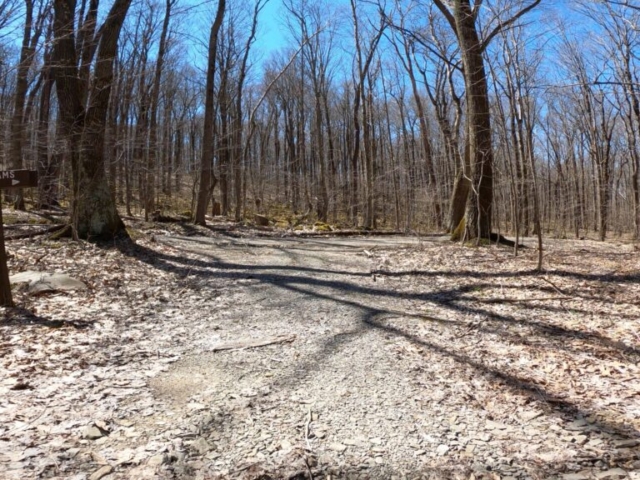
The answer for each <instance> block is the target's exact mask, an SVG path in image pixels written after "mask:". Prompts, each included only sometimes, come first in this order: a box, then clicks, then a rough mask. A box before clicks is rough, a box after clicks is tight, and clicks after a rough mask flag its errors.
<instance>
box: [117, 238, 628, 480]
mask: <svg viewBox="0 0 640 480" xmlns="http://www.w3.org/2000/svg"><path fill="white" fill-rule="evenodd" d="M174 248H176V247H174ZM178 250H179V249H178ZM121 251H122V252H123V253H125V254H126V255H129V256H132V257H135V258H137V259H139V260H141V261H143V262H147V263H150V264H152V265H153V266H154V267H156V268H160V269H162V270H165V271H169V272H173V273H175V274H177V275H180V276H185V275H187V274H188V275H197V276H201V277H203V278H216V279H222V280H225V279H226V280H237V279H243V278H247V277H248V276H250V277H251V278H252V279H254V280H256V281H257V282H260V283H263V284H266V285H272V286H274V287H276V288H280V289H286V290H288V291H290V292H293V293H296V294H299V295H301V296H304V297H308V298H316V299H319V300H323V301H329V302H334V303H336V304H341V305H344V306H348V307H351V308H352V309H355V310H356V311H357V312H359V315H360V319H359V322H358V323H357V324H356V325H354V329H353V330H351V331H349V332H341V333H339V334H336V335H333V336H331V337H329V338H328V339H327V340H326V341H325V342H324V344H323V346H322V348H321V349H320V350H319V351H317V352H316V353H315V354H313V355H312V356H310V357H307V358H306V359H302V360H300V361H298V362H297V363H296V366H295V369H294V368H292V369H291V370H290V374H288V375H287V376H284V377H282V378H280V379H278V380H277V386H278V387H282V388H286V387H288V386H292V385H295V384H296V383H298V382H300V380H301V376H302V377H304V375H305V374H306V375H312V374H313V372H314V371H317V369H318V365H323V364H325V365H326V363H327V359H328V358H330V357H331V355H333V354H335V353H336V352H338V351H340V350H341V349H343V348H345V347H346V346H347V345H348V344H349V343H350V341H351V339H352V338H356V337H358V336H360V335H364V334H367V333H369V332H381V333H384V334H387V335H390V336H392V337H394V338H399V339H403V340H406V341H408V342H410V343H411V344H413V345H415V346H417V347H420V348H422V349H426V350H428V351H430V352H432V353H434V354H436V355H438V356H440V357H443V358H448V359H450V360H452V361H453V362H455V363H456V364H459V365H460V366H461V367H464V368H469V369H471V370H472V371H473V372H475V374H476V375H478V376H481V377H483V378H485V379H487V380H489V381H490V382H492V383H494V384H496V385H499V386H501V387H502V388H505V389H508V390H510V391H511V392H512V393H513V394H516V395H521V396H524V397H526V398H528V399H529V401H531V402H535V403H536V404H538V405H540V406H542V408H543V409H544V410H545V413H546V414H547V415H548V416H555V417H556V418H558V419H560V420H561V422H562V423H563V424H565V425H569V424H571V423H573V422H575V421H576V420H581V419H584V418H591V419H592V420H593V422H592V427H593V430H592V432H593V435H594V436H595V435H598V436H602V437H606V438H607V439H611V438H614V439H620V440H631V439H637V438H639V437H640V432H639V431H638V430H637V429H636V428H635V427H634V426H633V425H629V424H625V423H624V421H621V420H618V419H608V418H605V416H603V415H601V413H602V412H600V410H599V408H598V407H597V406H594V405H590V404H589V401H588V400H587V399H585V401H584V402H576V401H575V400H571V399H569V398H568V396H563V395H559V394H557V393H554V392H553V391H552V390H551V389H550V388H548V386H547V385H546V384H544V383H543V382H540V381H537V380H535V379H533V378H526V377H524V376H522V375H517V374H515V373H513V372H509V371H506V370H504V369H500V368H497V367H495V366H492V365H491V364H489V363H487V362H483V361H481V360H479V359H477V358H472V357H471V356H469V355H468V354H465V353H463V352H460V351H456V350H455V349H453V348H448V347H446V346H443V345H441V344H438V343H437V342H435V341H433V340H431V339H427V338H423V337H421V336H418V335H416V334H414V333H412V332H410V331H407V330H405V329H403V328H402V327H399V326H397V325H391V324H389V323H388V322H387V321H386V320H387V319H389V317H400V318H403V317H407V318H414V319H415V318H419V319H420V320H423V321H426V322H432V323H437V324H442V325H447V326H450V325H454V326H459V327H468V328H471V329H473V330H474V331H476V332H479V333H485V334H490V335H494V336H498V337H501V338H503V340H504V341H505V342H512V343H519V344H522V345H529V344H530V343H531V341H532V339H533V338H537V339H538V340H540V341H545V342H548V343H549V345H548V346H546V348H557V349H562V350H564V351H566V352H569V353H572V354H577V353H583V354H584V353H586V354H590V355H592V356H593V358H594V362H597V357H595V353H594V352H588V351H585V348H584V346H578V345H577V346H573V345H571V344H570V342H571V341H572V340H574V339H579V340H580V341H582V342H586V343H587V344H588V345H590V346H591V347H592V348H593V349H594V351H595V350H598V349H600V351H602V350H604V351H605V352H606V353H608V354H610V355H615V356H616V357H617V358H619V359H621V360H622V361H629V362H633V363H636V364H637V362H638V360H639V359H640V349H638V348H637V347H635V346H633V345H626V344H624V343H623V342H619V341H617V340H614V339H611V338H608V337H606V336H604V335H601V334H599V333H596V332H590V331H586V330H580V329H577V328H576V329H574V328H568V327H565V326H559V325H553V324H551V323H547V322H544V321H541V320H536V319H531V318H528V319H526V318H516V317H514V316H511V315H506V314H501V313H497V312H495V311H491V310H489V309H488V308H486V306H488V305H491V304H494V303H496V299H488V300H489V301H487V302H483V300H482V299H481V298H476V297H473V296H469V294H470V293H472V292H473V291H474V288H476V289H477V288H489V287H492V286H494V285H491V284H490V283H489V282H490V281H491V280H492V279H497V278H505V279H509V278H518V277H523V276H533V275H536V274H535V273H534V272H532V271H517V272H476V271H473V272H472V271H462V272H460V271H444V272H443V271H433V272H417V273H416V272H402V273H398V274H390V276H400V275H417V276H420V277H423V278H424V277H430V276H444V277H450V278H463V277H471V278H474V279H476V280H486V283H481V284H479V285H463V286H459V287H457V288H448V289H438V290H435V291H431V292H424V293H415V292H401V291H395V290H393V289H392V288H391V289H384V288H379V287H376V288H373V287H369V286H365V285H360V284H357V283H355V282H352V281H348V278H347V277H348V276H353V277H354V278H359V277H363V276H370V274H362V273H353V272H345V271H342V270H340V269H339V268H336V269H335V270H331V269H326V270H318V269H310V268H307V267H298V266H285V267H282V266H279V265H244V264H239V263H229V262H223V261H220V259H216V258H215V256H213V255H210V256H209V258H211V261H208V260H202V259H192V258H184V257H182V256H180V254H179V253H178V254H176V255H169V254H166V253H159V252H155V251H153V250H150V249H147V248H145V247H142V246H139V245H132V244H129V245H123V246H121ZM192 253H193V252H192ZM197 253H198V254H199V255H202V253H201V252H197ZM336 267H338V266H336ZM212 269H215V270H212ZM283 271H284V272H285V273H282V272H283ZM325 273H326V274H331V275H344V280H334V279H323V278H321V275H322V274H325ZM547 274H553V275H559V276H564V277H568V278H571V279H574V280H597V281H601V282H615V283H625V282H631V283H636V282H638V279H639V278H640V276H639V275H591V274H584V273H581V272H571V271H568V270H562V271H560V270H554V271H551V272H547ZM526 288H528V289H530V290H533V291H536V290H538V291H540V292H542V293H549V291H550V290H549V287H548V286H544V285H541V286H540V288H537V287H534V286H527V287H526ZM354 294H358V295H362V296H365V297H364V301H360V302H359V301H356V300H353V299H352V298H351V297H352V296H353V295H354ZM380 299H389V300H394V301H396V300H411V301H420V302H427V303H429V304H431V305H434V306H435V307H438V308H442V309H444V310H445V311H448V312H450V313H452V314H460V315H465V316H469V315H472V316H476V317H480V318H481V319H482V321H480V322H477V323H474V324H469V323H468V322H463V321H457V320H452V319H443V318H438V317H434V316H430V315H420V314H411V313H410V314H407V313H406V312H402V311H399V310H395V309H390V308H386V307H382V306H380V305H379V300H380ZM594 300H596V301H599V300H600V299H598V298H595V299H594ZM539 301H540V300H539ZM376 304H377V305H376ZM536 308H544V307H540V306H539V305H537V306H536ZM585 313H587V312H586V311H585ZM508 326H519V327H526V328H527V329H530V332H528V333H527V334H526V335H523V336H518V335H515V334H513V333H512V332H508V331H506V330H505V327H508ZM536 346H537V347H540V346H541V345H540V344H536ZM274 382H275V381H274ZM582 461H583V463H584V462H586V463H588V462H589V461H592V462H593V463H595V462H597V461H603V457H602V456H601V455H597V454H595V453H594V454H590V453H589V454H585V455H583V457H582ZM607 462H609V466H616V465H617V463H616V462H617V461H616V459H615V458H609V459H608V460H607ZM520 467H521V468H522V471H523V472H530V471H531V469H532V468H534V467H535V468H539V467H540V463H539V462H536V461H534V460H531V461H530V462H524V463H523V464H522V465H521V466H520ZM544 468H545V469H546V470H547V471H553V472H561V471H563V470H564V468H565V467H564V466H563V465H553V464H548V465H546V466H544ZM370 478H375V477H370ZM427 478H428V477H427Z"/></svg>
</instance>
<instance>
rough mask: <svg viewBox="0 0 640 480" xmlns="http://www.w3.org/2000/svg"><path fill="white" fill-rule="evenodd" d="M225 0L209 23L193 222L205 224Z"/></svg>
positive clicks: (213, 179) (210, 182) (210, 177)
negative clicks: (200, 153) (201, 132)
mask: <svg viewBox="0 0 640 480" xmlns="http://www.w3.org/2000/svg"><path fill="white" fill-rule="evenodd" d="M225 4H226V2H225V0H218V10H217V12H216V18H215V20H214V21H213V25H211V32H210V34H209V59H208V63H207V85H206V91H205V104H204V135H203V138H202V157H201V160H200V185H199V187H198V201H197V204H196V215H195V218H194V223H196V224H198V225H205V224H206V221H205V215H206V212H207V208H208V206H209V197H210V196H211V191H212V184H213V181H215V177H214V176H213V170H212V167H213V153H214V148H213V146H214V137H213V123H214V120H215V119H214V111H215V110H214V108H215V107H214V104H213V95H214V92H213V84H214V80H215V73H216V56H217V51H218V33H219V32H220V27H221V26H222V19H223V18H224V11H225Z"/></svg>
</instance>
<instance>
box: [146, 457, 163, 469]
mask: <svg viewBox="0 0 640 480" xmlns="http://www.w3.org/2000/svg"><path fill="white" fill-rule="evenodd" d="M166 462H167V456H166V455H164V454H160V455H154V456H153V457H151V458H150V459H149V460H148V461H147V465H148V466H150V467H154V468H155V467H159V466H160V465H162V464H164V463H166Z"/></svg>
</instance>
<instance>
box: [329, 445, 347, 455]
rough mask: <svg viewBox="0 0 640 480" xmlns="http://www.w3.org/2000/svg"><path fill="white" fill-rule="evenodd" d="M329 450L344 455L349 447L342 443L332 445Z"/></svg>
mask: <svg viewBox="0 0 640 480" xmlns="http://www.w3.org/2000/svg"><path fill="white" fill-rule="evenodd" d="M329 448H330V449H331V450H333V451H335V452H339V453H342V452H344V451H345V450H346V449H347V446H346V445H343V444H341V443H332V444H331V445H329Z"/></svg>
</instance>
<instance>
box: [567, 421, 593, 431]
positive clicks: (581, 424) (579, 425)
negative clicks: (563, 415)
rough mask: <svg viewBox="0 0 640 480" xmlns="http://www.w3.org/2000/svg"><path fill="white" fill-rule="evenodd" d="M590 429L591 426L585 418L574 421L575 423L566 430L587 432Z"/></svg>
mask: <svg viewBox="0 0 640 480" xmlns="http://www.w3.org/2000/svg"><path fill="white" fill-rule="evenodd" d="M588 427H589V424H588V423H587V421H586V420H585V419H583V418H580V419H578V420H574V421H573V422H571V423H570V424H568V425H567V426H566V427H565V428H566V429H567V430H569V431H572V432H576V431H580V430H585V429H586V428H588Z"/></svg>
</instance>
